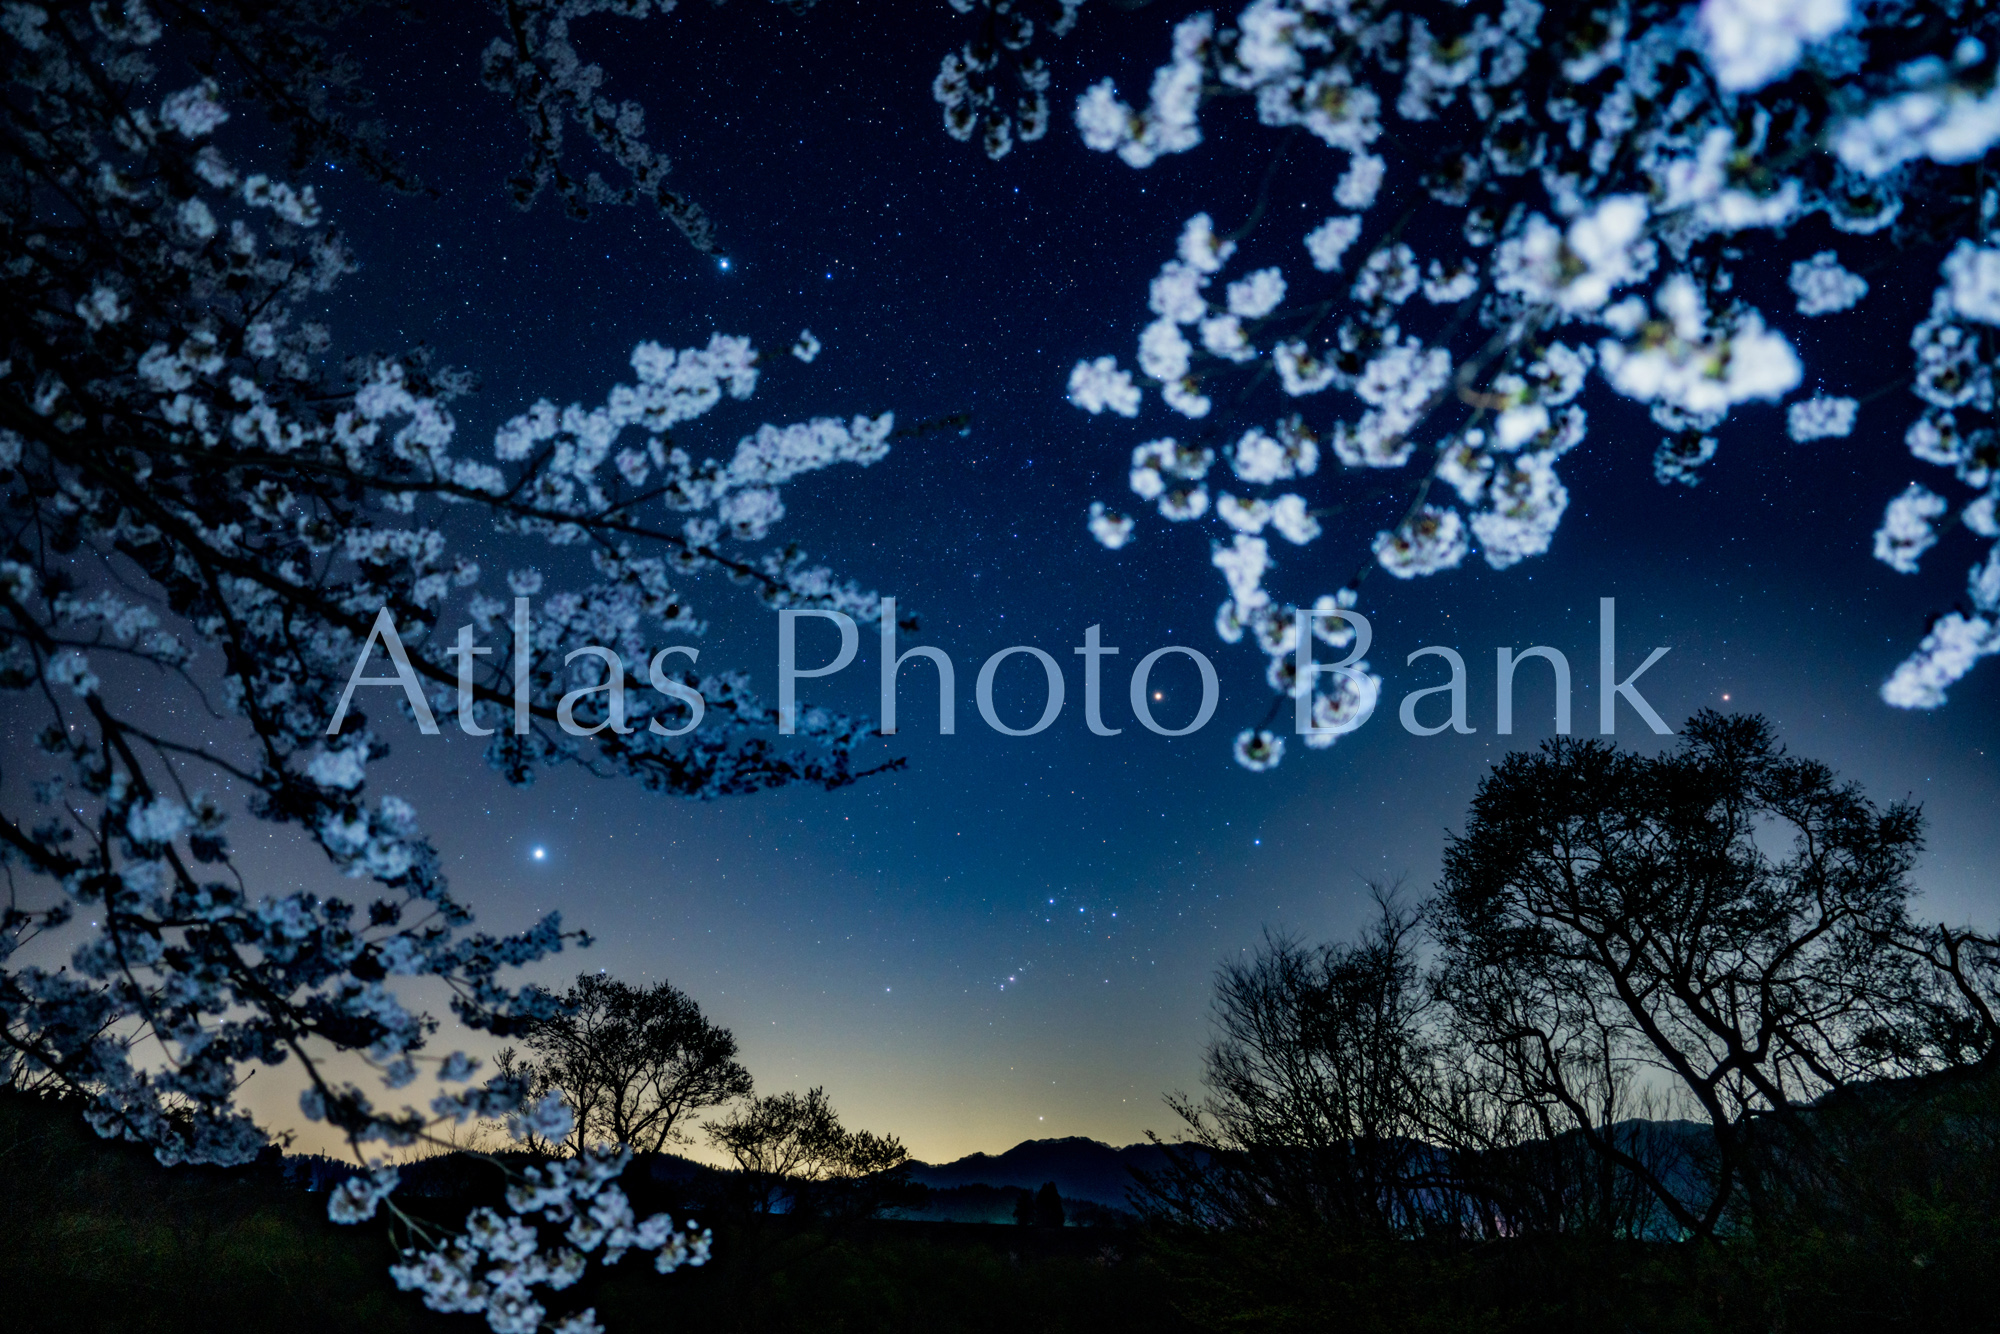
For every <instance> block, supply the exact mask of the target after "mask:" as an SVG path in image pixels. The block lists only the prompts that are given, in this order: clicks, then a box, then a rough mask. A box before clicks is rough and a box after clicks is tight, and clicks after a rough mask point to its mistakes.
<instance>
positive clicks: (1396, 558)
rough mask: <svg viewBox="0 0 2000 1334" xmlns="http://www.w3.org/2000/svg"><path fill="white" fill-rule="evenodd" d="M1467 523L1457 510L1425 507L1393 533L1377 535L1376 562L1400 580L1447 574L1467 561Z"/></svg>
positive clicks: (1431, 506) (1434, 506)
mask: <svg viewBox="0 0 2000 1334" xmlns="http://www.w3.org/2000/svg"><path fill="white" fill-rule="evenodd" d="M1466 550H1467V542H1466V536H1465V520H1464V519H1462V518H1460V517H1459V513H1458V511H1457V510H1455V509H1444V508H1440V507H1438V506H1436V505H1425V506H1423V507H1422V509H1420V510H1419V511H1418V512H1417V513H1416V514H1415V515H1413V516H1412V517H1410V518H1409V519H1407V520H1405V521H1404V522H1403V523H1402V524H1401V525H1399V526H1398V527H1397V528H1396V529H1395V530H1394V531H1393V532H1382V533H1377V534H1376V535H1375V560H1376V562H1377V563H1378V564H1380V565H1381V567H1382V568H1383V569H1385V570H1387V571H1388V572H1389V573H1390V574H1393V575H1395V576H1396V577H1397V578H1398V579H1414V578H1416V577H1417V576H1418V575H1425V574H1436V573H1437V572H1438V571H1439V570H1448V569H1451V568H1453V567H1454V566H1456V565H1457V564H1458V563H1459V562H1460V561H1462V560H1464V559H1465V553H1466Z"/></svg>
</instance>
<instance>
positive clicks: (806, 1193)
mask: <svg viewBox="0 0 2000 1334" xmlns="http://www.w3.org/2000/svg"><path fill="white" fill-rule="evenodd" d="M702 1129H703V1130H705V1131H707V1132H708V1135H709V1138H710V1139H711V1140H713V1141H714V1143H715V1145H716V1146H717V1147H718V1148H720V1149H721V1150H722V1151H723V1152H725V1153H727V1154H728V1155H729V1156H730V1157H731V1158H732V1159H734V1160H735V1163H736V1167H737V1169H738V1171H739V1172H741V1174H742V1183H743V1188H744V1197H745V1199H746V1200H747V1201H748V1203H749V1206H750V1209H751V1211H752V1212H753V1213H757V1214H769V1213H773V1212H780V1211H790V1212H793V1213H819V1214H834V1215H842V1216H858V1215H867V1214H872V1213H874V1212H876V1211H877V1210H878V1209H879V1208H881V1207H883V1206H884V1205H886V1204H889V1203H893V1202H894V1201H895V1198H896V1197H897V1195H898V1194H899V1193H900V1192H901V1189H902V1187H903V1186H904V1185H905V1183H906V1180H907V1171H906V1170H905V1169H906V1165H907V1164H908V1162H909V1159H910V1155H909V1152H908V1151H907V1150H905V1149H904V1148H903V1145H902V1142H901V1141H899V1140H898V1139H897V1138H896V1137H895V1136H893V1135H875V1134H871V1133H870V1132H868V1131H866V1130H849V1129H847V1128H846V1127H845V1126H843V1125H841V1123H840V1117H839V1115H838V1114H836V1113H835V1112H834V1110H833V1103H832V1101H831V1100H830V1099H828V1097H827V1096H826V1090H825V1089H823V1088H813V1089H809V1090H807V1091H806V1092H805V1093H803V1094H800V1093H790V1092H787V1093H777V1094H772V1095H770V1096H768V1097H762V1098H752V1099H750V1100H749V1101H748V1102H747V1103H745V1104H743V1105H742V1106H740V1107H738V1108H737V1109H736V1110H734V1111H732V1112H731V1113H730V1114H729V1115H728V1116H726V1117H724V1118H723V1119H721V1120H719V1121H708V1122H704V1123H703V1125H702Z"/></svg>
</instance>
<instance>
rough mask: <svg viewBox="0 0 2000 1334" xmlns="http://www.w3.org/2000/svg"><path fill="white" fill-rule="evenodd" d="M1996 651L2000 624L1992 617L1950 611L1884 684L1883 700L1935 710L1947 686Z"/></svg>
mask: <svg viewBox="0 0 2000 1334" xmlns="http://www.w3.org/2000/svg"><path fill="white" fill-rule="evenodd" d="M1996 652H2000V627H1996V626H1995V624H1994V622H1993V621H1992V620H1991V619H1989V618H1988V617H1985V616H1965V615H1962V614H1960V613H1958V612H1955V611H1954V612H1947V613H1946V614H1945V615H1943V616H1941V617H1939V618H1938V619H1937V621H1936V623H1935V624H1933V625H1932V626H1931V629H1930V633H1929V634H1927V635H1925V636H1924V640H1923V642H1922V643H1921V644H1919V645H1918V646H1917V651H1916V652H1914V653H1912V654H1911V655H1910V656H1909V657H1907V658H1905V659H1904V660H1903V661H1902V662H1901V663H1900V664H1898V666H1897V667H1896V670H1895V672H1894V673H1893V674H1891V675H1890V677H1889V679H1888V680H1887V681H1884V682H1883V683H1882V700H1883V702H1884V703H1886V704H1890V705H1892V706H1894V707H1896V708H1899V709H1935V708H1937V707H1939V706H1940V705H1942V704H1943V703H1944V702H1945V694H1944V692H1945V687H1947V686H1949V685H1951V684H1952V683H1953V682H1955V681H1957V680H1958V679H1959V678H1960V677H1962V676H1964V675H1965V674H1966V673H1967V672H1969V671H1971V670H1972V665H1973V664H1974V663H1975V662H1977V661H1978V660H1979V659H1981V658H1983V657H1986V656H1988V655H1989V654H1992V653H1996Z"/></svg>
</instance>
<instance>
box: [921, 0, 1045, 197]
mask: <svg viewBox="0 0 2000 1334" xmlns="http://www.w3.org/2000/svg"><path fill="white" fill-rule="evenodd" d="M1082 5H1083V0H951V7H952V8H953V9H955V10H957V11H958V12H959V13H961V14H971V15H974V16H975V22H976V23H977V24H978V32H977V34H976V35H975V36H973V37H972V38H971V39H970V40H969V41H967V42H966V43H965V44H964V45H963V46H961V47H960V48H959V49H958V50H956V51H953V52H951V53H950V54H948V55H946V56H945V58H944V60H943V62H942V63H941V64H940V65H939V66H938V73H937V77H936V78H935V79H933V80H932V81H931V96H932V97H933V98H935V99H936V100H937V102H938V105H940V106H941V107H943V108H944V128H945V133H946V134H949V135H950V136H951V137H952V138H954V139H958V140H961V141H962V140H968V139H972V138H974V137H975V136H976V137H977V138H978V139H979V143H980V146H981V147H982V148H984V149H985V150H986V156H987V157H989V158H992V159H993V160H994V161H995V162H998V161H999V160H1000V159H1001V158H1003V157H1006V156H1007V154H1009V153H1010V152H1012V151H1013V149H1014V145H1015V143H1016V142H1020V143H1032V142H1033V141H1035V140H1037V139H1039V138H1041V137H1042V136H1043V135H1045V134H1047V133H1048V132H1049V98H1048V87H1049V68H1048V65H1047V63H1046V62H1045V61H1043V60H1042V58H1041V57H1039V56H1030V55H1027V54H1026V52H1027V51H1028V50H1029V49H1030V48H1031V47H1032V46H1033V45H1034V42H1035V39H1036V38H1037V37H1038V36H1039V35H1040V34H1042V33H1044V32H1046V33H1047V34H1048V35H1049V36H1051V37H1065V36H1068V35H1069V32H1070V30H1071V29H1072V28H1074V27H1075V26H1076V11H1077V10H1078V9H1079V8H1081V7H1082ZM1038 17H1039V19H1040V22H1039V23H1037V22H1036V19H1037V18H1038ZM1010 76H1011V77H1010Z"/></svg>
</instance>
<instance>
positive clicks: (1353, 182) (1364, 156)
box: [1333, 153, 1384, 213]
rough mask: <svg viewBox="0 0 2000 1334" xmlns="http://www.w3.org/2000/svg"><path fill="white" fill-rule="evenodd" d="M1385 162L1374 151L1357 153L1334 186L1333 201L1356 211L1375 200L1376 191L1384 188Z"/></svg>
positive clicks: (1361, 209)
mask: <svg viewBox="0 0 2000 1334" xmlns="http://www.w3.org/2000/svg"><path fill="white" fill-rule="evenodd" d="M1383 171H1384V164H1383V162H1382V159H1381V158H1379V157H1377V156H1375V155H1374V154H1373V153H1356V154H1355V155H1354V156H1353V157H1352V158H1351V159H1349V161H1348V164H1347V170H1346V171H1345V172H1344V173H1342V174H1341V177H1340V179H1339V180H1338V181H1336V182H1335V183H1334V187H1333V202H1334V203H1336V204H1338V205H1340V206H1341V207H1342V208H1344V209H1351V210H1353V211H1354V212H1356V213H1359V212H1361V211H1363V210H1364V209H1366V208H1368V206H1369V205H1371V204H1373V203H1374V202H1375V193H1376V191H1378V190H1380V189H1381V188H1382V175H1383Z"/></svg>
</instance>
